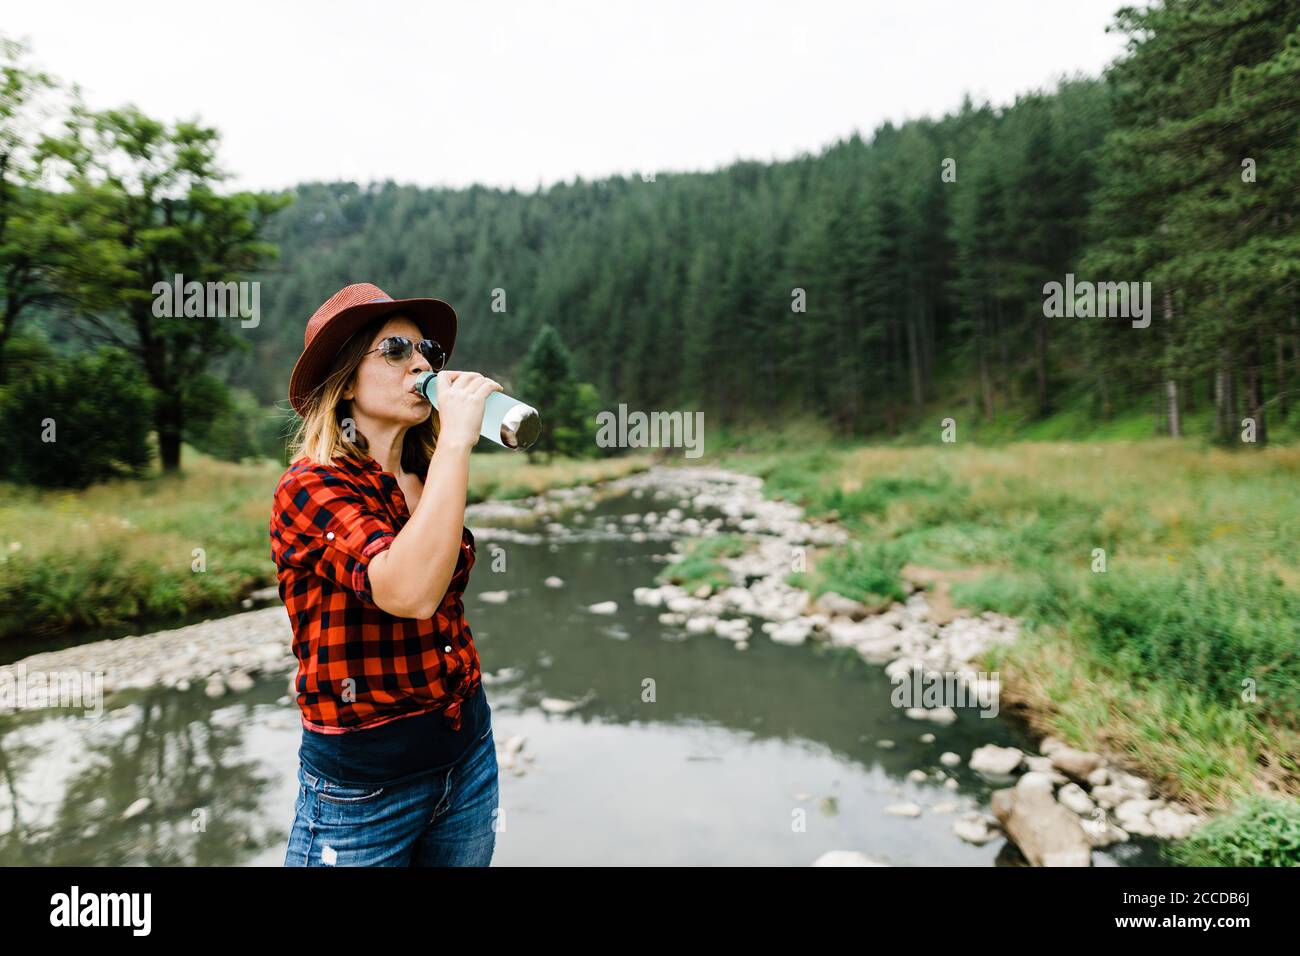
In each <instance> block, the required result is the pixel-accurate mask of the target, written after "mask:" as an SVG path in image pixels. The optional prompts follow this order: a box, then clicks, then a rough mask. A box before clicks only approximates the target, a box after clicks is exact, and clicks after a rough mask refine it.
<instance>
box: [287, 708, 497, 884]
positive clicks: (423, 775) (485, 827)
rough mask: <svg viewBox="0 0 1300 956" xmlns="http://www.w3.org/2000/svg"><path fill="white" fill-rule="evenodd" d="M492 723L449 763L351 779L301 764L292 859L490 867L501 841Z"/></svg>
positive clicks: (298, 862) (320, 862)
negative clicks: (365, 780)
mask: <svg viewBox="0 0 1300 956" xmlns="http://www.w3.org/2000/svg"><path fill="white" fill-rule="evenodd" d="M497 801H498V792H497V752H496V741H495V739H494V737H493V734H492V726H491V724H489V725H488V729H487V730H486V731H485V732H484V733H483V736H482V737H480V738H479V739H478V741H476V742H475V743H474V745H473V746H471V747H470V748H469V750H468V751H466V752H465V754H464V756H462V757H461V758H460V760H458V761H457V762H456V763H454V764H451V765H450V766H448V767H440V768H438V769H435V770H426V771H421V772H420V773H415V774H410V775H409V776H406V777H401V778H398V779H396V780H392V781H387V782H385V783H384V784H365V785H362V786H354V785H346V786H345V785H343V784H342V783H340V782H339V781H336V780H330V779H328V778H326V777H323V776H321V775H319V774H316V773H313V772H311V771H309V770H308V769H307V768H306V767H305V766H303V764H302V762H301V761H299V763H298V802H297V803H296V804H295V805H294V820H293V827H292V828H291V829H290V831H289V843H288V847H287V849H286V851H285V857H284V865H285V866H488V865H489V864H490V863H491V861H492V851H493V850H494V849H495V847H496V833H497V826H496V821H497V817H498V814H497Z"/></svg>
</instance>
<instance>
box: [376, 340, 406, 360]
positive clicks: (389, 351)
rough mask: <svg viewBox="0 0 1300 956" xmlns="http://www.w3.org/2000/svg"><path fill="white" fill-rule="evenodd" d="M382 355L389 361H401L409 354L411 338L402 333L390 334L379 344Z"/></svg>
mask: <svg viewBox="0 0 1300 956" xmlns="http://www.w3.org/2000/svg"><path fill="white" fill-rule="evenodd" d="M381 348H382V350H383V354H384V357H385V358H387V359H388V360H389V361H393V360H397V361H399V362H400V361H403V360H405V359H407V358H410V356H411V340H410V339H408V338H407V337H406V336H404V335H390V336H389V337H388V338H386V339H384V344H383V345H382V346H381Z"/></svg>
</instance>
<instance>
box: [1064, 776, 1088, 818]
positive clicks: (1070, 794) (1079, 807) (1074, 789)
mask: <svg viewBox="0 0 1300 956" xmlns="http://www.w3.org/2000/svg"><path fill="white" fill-rule="evenodd" d="M1056 799H1057V800H1059V801H1060V803H1061V806H1063V807H1065V808H1066V809H1067V810H1073V811H1074V812H1075V813H1077V814H1078V815H1079V816H1081V817H1087V816H1091V815H1092V811H1093V810H1095V809H1096V808H1097V805H1096V804H1095V803H1093V802H1092V797H1090V796H1088V794H1087V793H1086V792H1084V789H1083V787H1081V786H1079V785H1078V784H1077V783H1067V784H1066V785H1065V786H1063V787H1062V788H1061V789H1060V790H1059V791H1057V794H1056Z"/></svg>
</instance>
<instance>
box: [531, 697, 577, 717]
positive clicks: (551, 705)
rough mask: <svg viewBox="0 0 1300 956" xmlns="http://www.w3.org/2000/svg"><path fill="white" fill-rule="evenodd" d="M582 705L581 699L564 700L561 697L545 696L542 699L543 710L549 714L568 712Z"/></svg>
mask: <svg viewBox="0 0 1300 956" xmlns="http://www.w3.org/2000/svg"><path fill="white" fill-rule="evenodd" d="M581 706H582V701H580V700H562V699H560V698H559V697H543V698H542V701H541V707H542V710H544V711H546V712H547V713H548V714H567V713H570V712H571V711H575V710H577V709H578V708H579V707H581Z"/></svg>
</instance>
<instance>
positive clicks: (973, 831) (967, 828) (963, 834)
mask: <svg viewBox="0 0 1300 956" xmlns="http://www.w3.org/2000/svg"><path fill="white" fill-rule="evenodd" d="M952 832H953V833H955V834H957V836H958V837H959V838H961V839H962V840H965V841H966V842H967V843H973V844H975V846H983V845H984V844H985V843H988V842H989V841H990V840H992V839H993V838H994V837H996V836H997V835H998V833H997V831H996V830H993V829H990V828H989V826H988V825H987V824H986V823H985V822H984V821H983V820H960V819H959V820H954V821H952Z"/></svg>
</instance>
